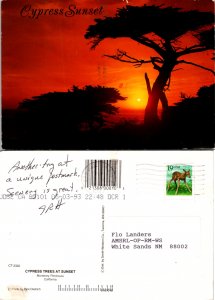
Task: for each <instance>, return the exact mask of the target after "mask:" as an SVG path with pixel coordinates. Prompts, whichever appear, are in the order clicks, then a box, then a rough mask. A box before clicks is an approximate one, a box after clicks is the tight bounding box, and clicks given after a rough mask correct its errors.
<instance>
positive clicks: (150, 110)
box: [144, 61, 175, 126]
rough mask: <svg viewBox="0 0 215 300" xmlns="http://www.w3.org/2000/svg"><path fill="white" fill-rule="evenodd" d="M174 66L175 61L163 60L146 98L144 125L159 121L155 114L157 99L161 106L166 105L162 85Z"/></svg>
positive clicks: (152, 124) (153, 124) (165, 106)
mask: <svg viewBox="0 0 215 300" xmlns="http://www.w3.org/2000/svg"><path fill="white" fill-rule="evenodd" d="M174 66H175V63H173V62H171V63H170V62H168V61H166V62H164V64H163V66H162V67H161V69H160V71H159V75H158V77H157V78H156V80H155V82H154V84H153V87H152V89H151V93H150V95H149V98H148V103H147V106H146V110H145V118H144V124H145V125H150V126H156V125H157V124H158V123H159V118H158V114H157V110H158V102H159V99H160V100H161V103H162V105H163V108H165V109H166V108H167V106H168V103H167V98H166V95H165V94H164V87H165V85H166V83H167V81H168V79H169V78H170V75H171V72H172V70H173V68H174ZM147 89H148V84H147ZM148 91H149V89H148Z"/></svg>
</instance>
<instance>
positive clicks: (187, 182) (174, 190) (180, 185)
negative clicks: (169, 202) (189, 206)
mask: <svg viewBox="0 0 215 300" xmlns="http://www.w3.org/2000/svg"><path fill="white" fill-rule="evenodd" d="M166 194H167V195H168V196H172V195H176V196H177V195H180V196H191V195H192V166H190V165H182V164H181V165H168V166H167V171H166Z"/></svg>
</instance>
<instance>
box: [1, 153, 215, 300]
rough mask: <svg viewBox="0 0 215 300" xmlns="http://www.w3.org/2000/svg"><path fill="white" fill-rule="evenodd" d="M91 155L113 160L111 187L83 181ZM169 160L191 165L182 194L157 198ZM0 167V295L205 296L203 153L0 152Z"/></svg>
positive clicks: (206, 163)
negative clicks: (115, 170) (187, 188)
mask: <svg viewBox="0 0 215 300" xmlns="http://www.w3.org/2000/svg"><path fill="white" fill-rule="evenodd" d="M86 160H88V161H87V162H86ZM92 160H96V161H98V160H103V161H104V160H105V161H106V162H107V160H118V161H121V172H120V171H118V175H119V177H118V179H117V180H118V182H117V187H113V186H112V187H110V189H109V188H107V187H106V188H99V187H97V188H96V187H94V188H87V187H86V176H87V174H88V173H87V172H91V171H89V170H91V169H90V168H91V167H90V163H91V165H92V164H93V162H92ZM104 163H105V162H104ZM118 163H119V162H118ZM172 165H176V166H180V165H183V166H185V167H186V166H191V167H192V176H191V179H190V180H192V194H191V195H180V193H179V194H178V195H175V194H173V195H171V196H169V195H166V193H167V192H166V190H167V179H166V176H167V175H166V174H167V167H168V166H172ZM0 166H1V169H0V198H1V199H0V237H1V255H0V299H1V300H21V299H29V300H38V299H40V300H49V299H52V300H55V299H56V300H57V299H65V300H66V299H75V300H76V299H77V300H79V299H81V300H88V299H111V300H118V299H125V300H128V299H129V300H130V299H134V300H142V299H147V300H157V299H165V300H172V299H174V300H181V299H183V300H209V299H213V178H214V177H213V151H166V152H165V151H159V152H151V151H146V152H141V151H129V152H126V151H125V152H124V151H123V152H117V151H116V152H106V151H104V152H93V151H91V152H84V151H83V152H74V151H65V152H63V151H62V152H61V151H60V152H54V151H52V152H48V151H47V152H44V151H40V152H1V153H0ZM100 166H101V165H100ZM118 167H119V164H118ZM86 169H87V171H86ZM94 170H95V169H94ZM112 174H113V173H112ZM89 176H90V175H89ZM97 176H99V175H98V174H97ZM97 179H98V178H97ZM120 182H121V186H120ZM183 185H184V182H183V181H180V187H179V192H180V189H182V188H184V186H183ZM171 189H172V191H173V192H174V193H175V190H174V189H175V185H174V182H173V183H171ZM81 289H82V290H81Z"/></svg>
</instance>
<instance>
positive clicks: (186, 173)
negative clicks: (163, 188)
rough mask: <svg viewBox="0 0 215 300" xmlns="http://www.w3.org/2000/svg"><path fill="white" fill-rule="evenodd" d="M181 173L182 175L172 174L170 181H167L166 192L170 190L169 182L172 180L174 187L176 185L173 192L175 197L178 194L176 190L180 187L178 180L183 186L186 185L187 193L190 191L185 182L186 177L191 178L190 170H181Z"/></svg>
mask: <svg viewBox="0 0 215 300" xmlns="http://www.w3.org/2000/svg"><path fill="white" fill-rule="evenodd" d="M183 171H184V172H183V173H180V172H178V171H176V172H173V173H172V179H171V180H170V181H169V184H168V188H167V191H168V190H169V188H170V184H171V182H172V181H173V180H174V182H175V185H176V192H175V194H176V195H177V194H178V189H179V186H180V180H181V181H184V184H185V185H186V187H187V189H188V191H189V192H191V190H190V188H189V186H188V184H187V182H186V177H189V178H190V177H191V176H190V170H188V171H186V170H185V169H183ZM176 182H177V183H176Z"/></svg>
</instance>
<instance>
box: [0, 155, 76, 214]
mask: <svg viewBox="0 0 215 300" xmlns="http://www.w3.org/2000/svg"><path fill="white" fill-rule="evenodd" d="M64 155H65V154H64ZM58 157H59V155H58ZM8 165H9V167H8V169H7V170H6V172H5V173H4V176H5V177H4V178H2V179H3V182H4V183H5V184H4V186H5V190H4V191H3V192H2V191H1V196H0V198H1V199H15V198H18V199H20V200H21V199H44V200H47V199H48V200H51V202H48V201H46V202H44V203H45V204H44V205H42V206H40V207H39V210H40V214H41V215H42V214H46V213H47V212H50V211H52V210H58V209H60V208H61V207H62V206H63V205H65V204H66V202H65V200H66V199H70V196H72V197H73V199H78V191H79V190H80V174H81V168H78V166H77V163H75V162H74V161H73V160H72V159H71V157H70V156H69V155H68V154H67V155H65V156H64V157H62V159H60V160H59V158H58V159H53V158H49V157H48V155H47V157H46V158H45V159H42V160H39V159H38V158H36V157H32V158H31V159H26V160H17V161H13V162H11V163H9V164H8ZM54 200H55V201H54Z"/></svg>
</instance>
